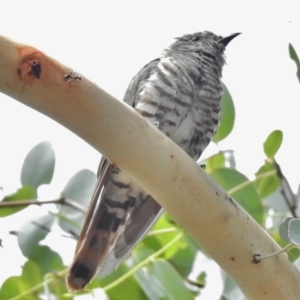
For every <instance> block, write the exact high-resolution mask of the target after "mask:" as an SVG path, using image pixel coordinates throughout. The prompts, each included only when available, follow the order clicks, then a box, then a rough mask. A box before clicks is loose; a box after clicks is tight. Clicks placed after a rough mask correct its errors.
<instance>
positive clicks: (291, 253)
mask: <svg viewBox="0 0 300 300" xmlns="http://www.w3.org/2000/svg"><path fill="white" fill-rule="evenodd" d="M286 252H287V254H288V257H289V261H290V262H294V261H296V260H297V259H298V258H299V256H300V249H299V248H296V247H293V248H289V249H287V251H286Z"/></svg>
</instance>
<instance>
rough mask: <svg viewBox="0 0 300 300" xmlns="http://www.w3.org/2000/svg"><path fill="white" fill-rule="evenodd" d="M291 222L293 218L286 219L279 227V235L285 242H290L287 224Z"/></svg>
mask: <svg viewBox="0 0 300 300" xmlns="http://www.w3.org/2000/svg"><path fill="white" fill-rule="evenodd" d="M291 220H293V218H290V217H286V218H285V219H284V221H283V222H282V223H281V224H280V226H279V234H280V236H281V237H282V238H283V239H284V240H285V241H287V242H291V240H290V238H289V223H290V221H291Z"/></svg>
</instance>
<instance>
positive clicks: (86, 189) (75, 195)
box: [58, 170, 96, 234]
mask: <svg viewBox="0 0 300 300" xmlns="http://www.w3.org/2000/svg"><path fill="white" fill-rule="evenodd" d="M95 184H96V175H95V174H94V173H93V172H92V171H90V170H81V171H79V172H77V173H76V174H75V175H74V176H73V177H72V178H71V179H70V180H69V181H68V183H67V185H66V186H65V188H64V189H63V192H62V194H63V196H64V197H66V198H67V199H70V200H72V201H74V202H76V203H78V204H80V205H81V206H83V207H88V204H89V201H90V200H91V197H92V194H93V190H94V187H95ZM59 215H60V216H63V218H59V220H58V225H59V226H60V227H61V228H62V229H63V230H64V231H66V232H73V233H76V234H79V231H80V225H81V224H82V222H83V219H84V217H85V215H84V214H83V213H82V212H80V211H78V210H76V209H74V208H72V207H70V206H67V205H62V206H61V207H60V210H59ZM70 220H71V222H70Z"/></svg>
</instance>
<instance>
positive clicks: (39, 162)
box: [21, 142, 55, 189]
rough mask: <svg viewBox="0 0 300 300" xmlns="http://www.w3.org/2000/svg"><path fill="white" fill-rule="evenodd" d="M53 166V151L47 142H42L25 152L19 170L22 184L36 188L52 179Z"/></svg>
mask: <svg viewBox="0 0 300 300" xmlns="http://www.w3.org/2000/svg"><path fill="white" fill-rule="evenodd" d="M54 166H55V156H54V151H53V149H52V147H51V144H50V143H49V142H42V143H40V144H38V145H36V146H35V147H34V148H32V149H31V150H30V151H29V153H28V154H27V156H26V158H25V160H24V163H23V166H22V171H21V183H22V185H26V186H31V187H33V188H35V189H37V188H38V187H39V186H40V185H42V184H49V183H50V182H51V180H52V177H53V173H54Z"/></svg>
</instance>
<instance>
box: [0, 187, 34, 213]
mask: <svg viewBox="0 0 300 300" xmlns="http://www.w3.org/2000/svg"><path fill="white" fill-rule="evenodd" d="M35 198H36V191H35V189H33V188H32V187H30V186H23V187H21V188H20V189H18V190H17V192H15V193H14V194H11V195H9V196H6V197H5V198H4V199H3V200H2V201H1V202H12V201H22V200H33V199H35ZM26 207H27V206H15V207H13V206H12V207H2V208H0V217H6V216H9V215H12V214H15V213H17V212H18V211H20V210H22V209H24V208H26Z"/></svg>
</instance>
